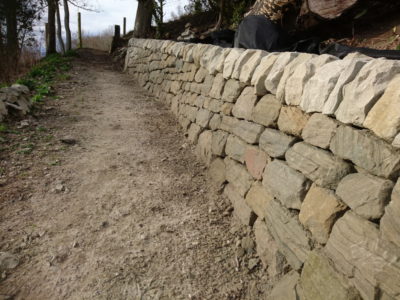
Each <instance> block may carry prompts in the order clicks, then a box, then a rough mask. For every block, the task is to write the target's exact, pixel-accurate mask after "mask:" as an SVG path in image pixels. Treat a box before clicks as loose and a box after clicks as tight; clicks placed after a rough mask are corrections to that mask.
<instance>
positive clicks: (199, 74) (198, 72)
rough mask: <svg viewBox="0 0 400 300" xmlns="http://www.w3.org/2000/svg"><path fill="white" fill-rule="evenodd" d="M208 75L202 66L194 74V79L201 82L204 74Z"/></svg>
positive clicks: (204, 76)
mask: <svg viewBox="0 0 400 300" xmlns="http://www.w3.org/2000/svg"><path fill="white" fill-rule="evenodd" d="M207 75H208V72H207V70H206V69H204V68H200V69H199V70H198V71H197V73H196V76H195V77H194V80H195V81H196V82H197V83H202V82H203V81H204V79H205V78H206V76H207Z"/></svg>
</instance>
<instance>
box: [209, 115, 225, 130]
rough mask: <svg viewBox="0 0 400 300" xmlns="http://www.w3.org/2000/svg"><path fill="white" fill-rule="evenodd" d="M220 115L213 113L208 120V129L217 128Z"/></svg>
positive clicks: (219, 123)
mask: <svg viewBox="0 0 400 300" xmlns="http://www.w3.org/2000/svg"><path fill="white" fill-rule="evenodd" d="M221 121H222V117H221V115H220V114H214V115H213V116H212V117H211V120H210V124H209V126H210V129H211V130H217V129H218V128H219V127H220V125H221Z"/></svg>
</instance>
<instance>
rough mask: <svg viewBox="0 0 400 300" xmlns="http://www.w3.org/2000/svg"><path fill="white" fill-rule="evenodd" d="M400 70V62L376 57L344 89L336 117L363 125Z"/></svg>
mask: <svg viewBox="0 0 400 300" xmlns="http://www.w3.org/2000/svg"><path fill="white" fill-rule="evenodd" d="M399 72H400V62H398V61H393V60H385V59H374V60H371V61H370V62H368V63H367V64H366V65H365V66H364V67H363V68H362V69H361V71H360V72H359V73H358V75H357V76H356V78H355V79H354V80H353V81H352V82H351V83H349V84H348V85H346V86H345V87H344V90H343V101H342V103H341V104H340V106H339V108H338V109H337V111H336V113H335V115H336V118H337V119H338V120H339V121H341V122H343V123H346V124H349V123H350V124H354V125H358V126H362V124H363V123H364V120H365V117H366V116H367V114H368V112H369V111H370V109H371V108H372V107H373V106H374V104H375V103H376V101H377V100H378V99H379V98H380V97H381V96H382V94H383V92H384V91H385V89H386V87H387V85H388V84H389V82H390V80H391V79H392V78H393V77H394V76H395V75H396V74H397V73H399Z"/></svg>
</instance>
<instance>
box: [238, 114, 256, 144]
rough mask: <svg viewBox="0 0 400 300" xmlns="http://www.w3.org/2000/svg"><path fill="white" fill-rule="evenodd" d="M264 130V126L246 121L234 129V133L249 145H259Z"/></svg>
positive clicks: (240, 122)
mask: <svg viewBox="0 0 400 300" xmlns="http://www.w3.org/2000/svg"><path fill="white" fill-rule="evenodd" d="M263 130H264V127H263V126H261V125H259V124H256V123H252V122H248V121H244V120H243V121H239V122H238V123H237V124H236V125H235V126H234V127H233V133H234V134H236V135H237V136H238V137H240V138H241V139H242V140H244V141H245V142H247V143H249V144H255V143H257V142H258V140H259V138H260V135H261V133H262V132H263Z"/></svg>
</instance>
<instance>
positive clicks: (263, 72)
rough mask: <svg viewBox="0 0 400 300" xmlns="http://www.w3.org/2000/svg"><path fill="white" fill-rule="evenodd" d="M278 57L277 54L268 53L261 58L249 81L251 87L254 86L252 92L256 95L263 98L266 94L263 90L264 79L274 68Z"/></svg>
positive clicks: (265, 90)
mask: <svg viewBox="0 0 400 300" xmlns="http://www.w3.org/2000/svg"><path fill="white" fill-rule="evenodd" d="M278 55H279V53H270V54H268V55H267V56H265V57H263V58H262V59H261V61H260V64H259V65H258V67H257V68H256V69H255V71H254V74H253V77H252V79H251V85H253V86H254V92H255V94H256V95H258V96H263V95H265V94H266V93H267V89H266V88H265V79H266V78H267V76H268V74H269V72H270V71H271V69H272V67H273V66H274V63H275V61H276V59H277V58H278Z"/></svg>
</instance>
